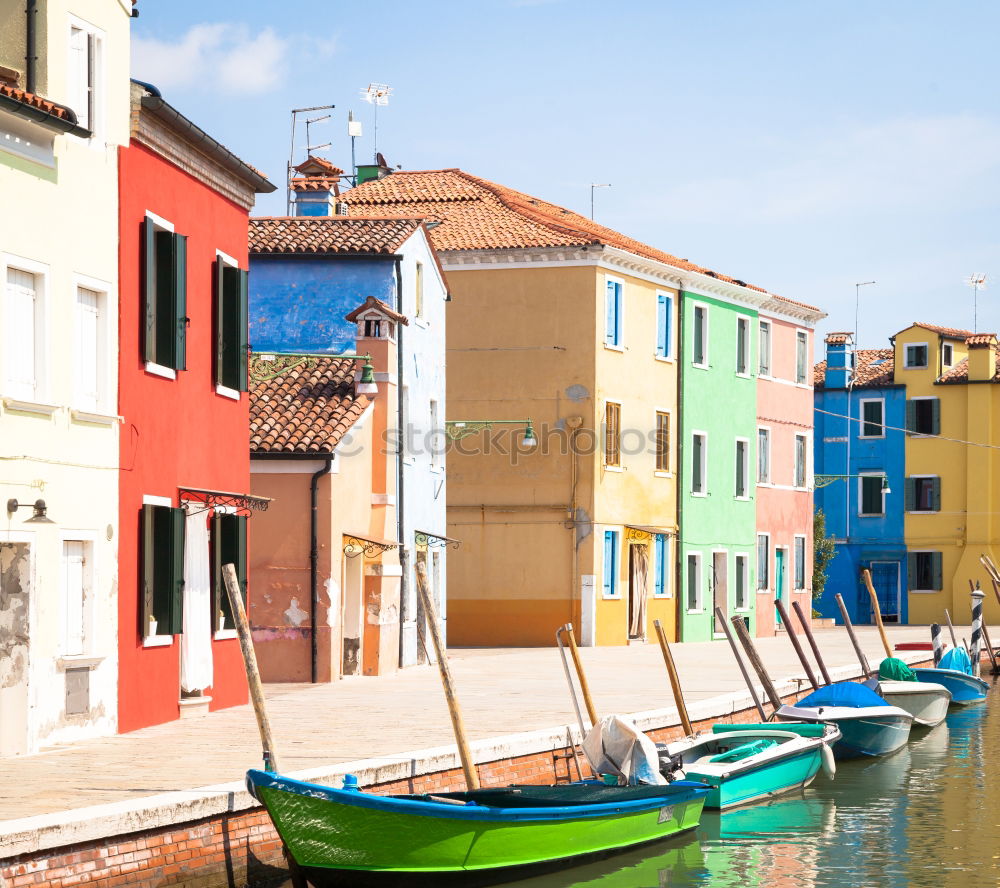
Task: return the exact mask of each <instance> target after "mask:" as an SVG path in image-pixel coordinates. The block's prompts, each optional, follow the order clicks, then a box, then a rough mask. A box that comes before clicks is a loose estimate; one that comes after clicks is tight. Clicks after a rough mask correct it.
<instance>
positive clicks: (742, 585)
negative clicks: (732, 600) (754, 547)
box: [736, 555, 750, 610]
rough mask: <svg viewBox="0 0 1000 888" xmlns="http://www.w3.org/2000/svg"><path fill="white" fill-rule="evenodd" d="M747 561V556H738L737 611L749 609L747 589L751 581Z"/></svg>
mask: <svg viewBox="0 0 1000 888" xmlns="http://www.w3.org/2000/svg"><path fill="white" fill-rule="evenodd" d="M747 561H748V558H747V556H746V555H737V556H736V610H745V609H746V608H747V607H749V602H748V601H747V589H748V586H749V582H750V581H749V576H748V565H747Z"/></svg>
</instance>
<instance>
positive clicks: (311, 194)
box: [292, 154, 344, 216]
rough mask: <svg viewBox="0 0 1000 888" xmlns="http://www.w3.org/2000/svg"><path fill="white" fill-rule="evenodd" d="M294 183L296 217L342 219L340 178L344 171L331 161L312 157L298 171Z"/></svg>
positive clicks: (296, 168)
mask: <svg viewBox="0 0 1000 888" xmlns="http://www.w3.org/2000/svg"><path fill="white" fill-rule="evenodd" d="M295 172H297V173H298V174H299V175H298V176H296V177H295V178H293V179H292V191H294V192H295V215H296V216H335V215H340V212H339V211H340V207H341V204H340V203H339V201H338V198H339V197H340V177H341V176H342V175H343V174H344V171H343V170H342V169H340V167H336V166H334V165H333V164H332V163H330V161H328V160H323V158H321V157H313V156H312V155H311V154H310V155H309V157H307V158H306V159H305V161H303V162H302V163H300V164H299V165H298V166H297V167H295Z"/></svg>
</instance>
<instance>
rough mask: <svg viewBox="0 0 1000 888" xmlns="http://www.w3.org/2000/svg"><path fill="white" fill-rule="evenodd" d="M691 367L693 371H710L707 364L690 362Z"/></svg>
mask: <svg viewBox="0 0 1000 888" xmlns="http://www.w3.org/2000/svg"><path fill="white" fill-rule="evenodd" d="M691 366H692V367H694V369H695V370H708V369H710V368H709V365H708V364H696V363H695V362H694V361H692V362H691Z"/></svg>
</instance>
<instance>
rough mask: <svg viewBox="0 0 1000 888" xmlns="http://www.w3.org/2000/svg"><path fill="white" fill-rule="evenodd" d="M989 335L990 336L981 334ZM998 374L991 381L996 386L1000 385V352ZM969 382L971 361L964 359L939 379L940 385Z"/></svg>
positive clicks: (999, 353)
mask: <svg viewBox="0 0 1000 888" xmlns="http://www.w3.org/2000/svg"><path fill="white" fill-rule="evenodd" d="M980 335H988V334H980ZM996 368H997V370H996V374H995V375H994V376H993V378H992V379H991V380H990V382H992V383H993V384H994V385H1000V352H998V353H997V358H996ZM968 381H969V359H968V358H963V359H962V360H961V361H959V362H958V363H957V364H956V365H955V366H954V367H952V368H951V369H950V370H949V371H948V372H947V373H944V374H942V376H941V378H940V379H938V385H964V384H966V383H967V382H968Z"/></svg>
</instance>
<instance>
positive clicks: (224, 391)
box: [147, 367, 240, 401]
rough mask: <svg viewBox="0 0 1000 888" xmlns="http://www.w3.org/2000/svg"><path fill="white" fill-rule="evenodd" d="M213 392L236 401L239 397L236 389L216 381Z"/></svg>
mask: <svg viewBox="0 0 1000 888" xmlns="http://www.w3.org/2000/svg"><path fill="white" fill-rule="evenodd" d="M147 369H148V367H147ZM215 393H216V394H217V395H221V396H222V397H223V398H229V400H231V401H238V400H239V399H240V392H239V391H238V390H237V389H231V388H229V386H227V385H219V384H218V383H216V384H215Z"/></svg>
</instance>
